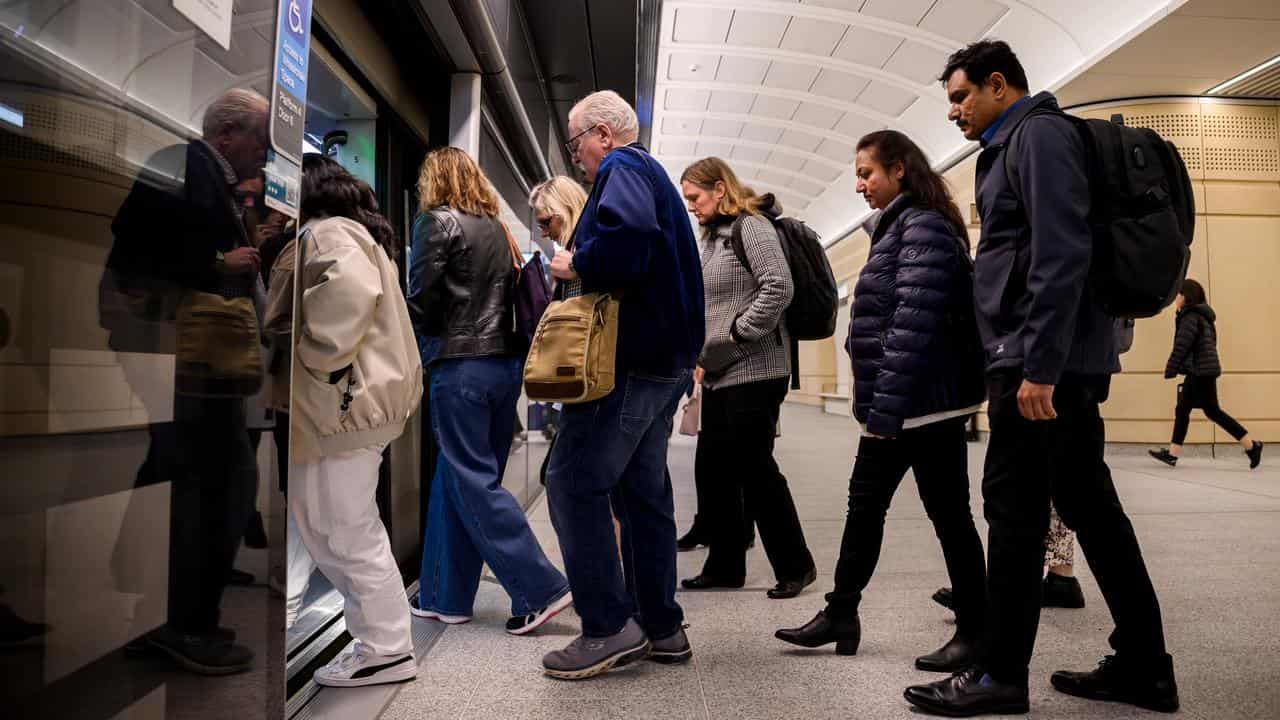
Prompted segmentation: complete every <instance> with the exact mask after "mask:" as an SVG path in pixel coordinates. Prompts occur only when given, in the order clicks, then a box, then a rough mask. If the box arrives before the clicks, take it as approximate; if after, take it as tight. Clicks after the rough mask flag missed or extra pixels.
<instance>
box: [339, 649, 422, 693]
mask: <svg viewBox="0 0 1280 720" xmlns="http://www.w3.org/2000/svg"><path fill="white" fill-rule="evenodd" d="M417 676H418V663H417V661H416V660H414V657H413V653H408V654H406V655H391V656H387V655H374V654H373V653H370V652H369V650H368V648H366V647H365V646H364V644H362V643H356V646H355V648H354V649H352V650H349V651H347V652H345V653H342V654H341V655H339V656H338V657H336V658H334V659H333V661H332V662H330V663H329V664H328V665H325V666H324V667H322V668H320V669H319V670H316V672H315V675H314V676H313V677H314V678H315V681H316V683H317V684H319V685H324V686H326V687H361V686H364V685H380V684H383V683H397V682H407V681H409V680H412V679H414V678H415V677H417Z"/></svg>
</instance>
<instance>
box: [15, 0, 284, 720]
mask: <svg viewBox="0 0 1280 720" xmlns="http://www.w3.org/2000/svg"><path fill="white" fill-rule="evenodd" d="M274 21H275V12H274V3H273V2H271V1H270V0H251V1H248V2H245V1H238V2H236V3H235V10H234V14H233V16H232V18H231V36H230V37H231V40H230V49H223V47H222V46H221V45H219V44H218V43H216V42H214V41H213V40H211V39H210V38H209V37H208V36H206V35H205V34H204V33H203V32H202V31H201V30H199V29H197V28H196V27H195V26H193V25H192V24H191V23H190V22H189V21H188V20H187V19H186V18H185V17H184V16H183V15H182V14H180V13H178V12H176V11H175V10H174V9H173V4H172V3H171V2H170V1H169V0H70V1H68V0H47V1H40V0H33V1H30V2H5V3H0V388H3V390H0V508H2V510H0V513H2V514H3V519H2V520H0V543H2V544H3V546H4V548H5V550H6V552H4V553H3V558H2V559H0V587H2V589H0V641H2V642H3V644H4V645H5V646H6V647H7V646H10V645H18V646H20V649H16V650H13V651H6V652H4V653H0V672H3V673H4V675H5V678H6V681H5V682H4V683H3V687H4V690H3V696H2V697H0V707H3V708H4V710H3V713H4V715H5V716H7V717H70V716H73V715H74V716H91V717H103V718H110V717H146V718H161V717H183V718H203V717H208V718H224V717H228V716H229V715H235V716H238V717H244V718H252V717H263V716H264V715H265V713H266V707H267V706H268V704H269V703H270V704H273V705H275V706H277V707H278V706H279V702H280V698H279V697H278V694H277V696H276V697H275V698H268V697H267V693H268V692H275V693H278V690H275V688H277V686H278V684H277V683H269V682H268V681H267V672H266V662H267V658H268V656H269V655H270V654H271V653H270V652H269V650H268V642H269V638H276V637H278V635H279V633H278V631H273V628H278V627H279V620H278V616H277V618H276V620H275V621H274V622H273V621H272V619H271V617H269V616H270V615H271V611H272V610H273V609H274V611H275V612H278V611H279V600H278V598H273V597H272V595H271V591H270V590H269V589H268V583H269V578H268V575H269V572H268V568H269V564H270V563H269V560H268V554H267V550H266V549H265V548H266V547H267V546H268V545H269V544H272V543H269V540H270V538H272V537H275V536H282V535H283V528H282V527H281V522H280V520H281V519H282V517H283V513H282V508H281V507H280V505H279V504H278V502H276V500H277V499H278V493H276V492H275V490H276V488H277V487H278V483H279V474H278V467H277V453H276V448H275V441H274V439H273V437H272V435H273V434H272V432H270V430H271V429H272V427H273V425H274V417H272V415H273V413H271V412H270V411H269V410H268V409H267V407H268V405H269V403H267V402H266V397H267V395H266V393H267V390H266V387H265V385H264V384H263V377H264V370H265V363H264V362H263V358H264V352H263V348H262V347H261V345H260V339H259V335H258V333H257V329H258V323H259V317H260V312H261V310H262V306H263V303H262V300H263V297H264V296H263V294H262V291H263V283H262V282H261V274H260V273H259V272H258V271H259V270H260V267H259V265H258V263H257V260H256V258H258V254H257V250H256V249H255V248H254V247H252V246H254V245H256V242H257V240H258V238H259V235H258V232H257V230H258V224H259V222H260V221H261V219H262V217H263V212H262V207H261V202H260V196H261V178H260V171H261V168H262V164H263V163H264V162H265V160H266V152H267V145H266V119H267V105H266V100H265V96H266V94H267V91H268V89H269V88H268V85H269V82H270V75H271V69H270V60H271V55H272V41H271V38H272V37H273V34H274V32H273V30H274ZM229 91H230V92H229ZM206 129H207V132H206ZM220 258H222V259H220ZM275 546H276V547H277V548H278V547H279V544H278V543H275ZM214 673H217V674H223V673H230V676H229V677H219V678H216V679H215V678H208V677H207V675H209V674H214ZM269 688H272V689H273V690H270V691H269V690H268V689H269Z"/></svg>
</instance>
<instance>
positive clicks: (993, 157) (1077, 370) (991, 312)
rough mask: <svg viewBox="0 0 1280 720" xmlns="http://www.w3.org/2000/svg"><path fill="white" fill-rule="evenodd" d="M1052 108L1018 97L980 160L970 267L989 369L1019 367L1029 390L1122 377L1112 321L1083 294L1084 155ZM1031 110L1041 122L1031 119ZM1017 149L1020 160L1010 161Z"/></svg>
mask: <svg viewBox="0 0 1280 720" xmlns="http://www.w3.org/2000/svg"><path fill="white" fill-rule="evenodd" d="M1057 109H1058V102H1057V100H1056V99H1055V98H1054V97H1053V95H1051V94H1049V93H1040V94H1038V95H1035V96H1031V97H1028V98H1024V99H1023V100H1022V101H1020V104H1018V105H1016V106H1015V107H1012V108H1010V109H1009V110H1008V114H1007V115H1005V116H1004V120H1003V122H1002V123H1001V124H1000V125H999V127H998V128H997V129H996V131H995V134H994V135H993V136H992V137H991V141H990V142H989V143H988V144H987V145H986V147H985V148H984V149H983V151H982V154H981V155H979V156H978V168H977V201H978V211H979V214H980V215H981V217H982V240H981V242H979V244H978V254H977V257H976V259H975V261H974V265H975V270H974V282H975V285H976V287H977V293H976V301H977V308H978V328H979V330H980V331H981V333H982V342H983V345H984V347H985V348H986V350H987V359H988V367H989V368H991V369H995V368H1001V367H1010V368H1021V369H1022V374H1023V376H1024V377H1026V378H1027V379H1029V380H1031V381H1032V382H1038V383H1046V384H1051V385H1052V384H1057V383H1058V381H1059V380H1060V379H1061V377H1062V375H1063V373H1073V374H1078V375H1106V374H1111V373H1116V372H1119V371H1120V361H1119V356H1118V353H1117V351H1116V337H1115V325H1114V321H1113V320H1112V319H1111V318H1110V317H1107V315H1106V314H1105V313H1103V312H1102V309H1101V308H1100V307H1099V306H1098V304H1097V303H1096V302H1094V300H1093V298H1092V296H1091V294H1090V291H1089V287H1088V285H1089V283H1088V275H1089V264H1090V261H1091V258H1092V255H1093V236H1092V234H1091V233H1090V230H1089V222H1088V215H1089V205H1090V201H1089V180H1088V176H1087V174H1086V170H1085V147H1084V143H1083V141H1082V139H1081V137H1080V135H1079V133H1078V131H1077V130H1076V129H1075V127H1074V126H1073V125H1072V124H1071V121H1070V120H1068V119H1067V118H1065V117H1063V116H1061V115H1059V114H1056V113H1053V111H1056V110H1057ZM1033 111H1039V114H1037V115H1036V116H1035V117H1030V118H1029V117H1028V115H1030V114H1031V113H1032V112H1033ZM1015 131H1016V133H1015ZM1015 142H1016V143H1017V147H1016V148H1015V150H1014V156H1015V157H1016V158H1017V162H1016V163H1011V162H1010V163H1007V162H1006V154H1005V153H1006V150H1007V149H1008V147H1009V145H1010V143H1015ZM1006 164H1008V165H1009V167H1006ZM1011 175H1012V177H1011Z"/></svg>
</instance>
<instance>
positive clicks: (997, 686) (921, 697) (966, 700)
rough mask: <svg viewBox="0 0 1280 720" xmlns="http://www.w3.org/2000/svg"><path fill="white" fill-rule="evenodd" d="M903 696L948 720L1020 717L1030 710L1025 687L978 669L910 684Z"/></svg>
mask: <svg viewBox="0 0 1280 720" xmlns="http://www.w3.org/2000/svg"><path fill="white" fill-rule="evenodd" d="M902 696H903V697H905V698H906V699H907V702H909V703H911V704H912V705H915V706H916V707H918V708H920V709H921V710H924V711H925V712H930V713H933V714H934V715H946V716H947V717H973V716H975V715H1021V714H1024V713H1026V712H1028V711H1030V709H1031V703H1030V700H1029V699H1028V696H1027V689H1026V688H1025V687H1022V686H1019V685H1006V684H1004V683H1002V682H998V681H996V680H995V678H993V677H991V676H990V675H988V674H986V672H984V671H983V670H982V669H981V668H968V669H966V670H962V671H960V672H958V673H956V674H954V675H952V676H951V677H949V678H947V679H946V680H939V681H937V682H931V683H929V684H927V685H912V686H911V687H909V688H907V689H906V690H905V691H903V693H902Z"/></svg>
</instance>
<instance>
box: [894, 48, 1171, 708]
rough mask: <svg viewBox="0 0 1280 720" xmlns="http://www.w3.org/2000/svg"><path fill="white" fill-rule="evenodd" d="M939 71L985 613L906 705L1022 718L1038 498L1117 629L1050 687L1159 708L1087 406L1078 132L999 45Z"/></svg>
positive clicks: (1096, 390)
mask: <svg viewBox="0 0 1280 720" xmlns="http://www.w3.org/2000/svg"><path fill="white" fill-rule="evenodd" d="M941 80H942V82H943V84H944V85H945V86H946V89H947V95H948V99H949V100H950V102H951V107H950V110H949V112H948V118H949V119H950V120H951V121H953V122H955V123H956V125H957V126H958V127H959V128H960V129H961V131H963V132H964V135H965V137H966V138H968V139H970V140H978V141H980V142H981V143H982V146H983V150H982V154H981V155H979V156H978V168H977V201H978V210H979V213H980V215H981V217H982V239H981V242H980V243H979V245H978V254H977V259H976V261H975V262H976V264H975V276H974V284H975V300H976V309H977V317H978V328H979V331H980V333H981V336H982V342H983V345H984V347H985V348H986V351H987V373H988V375H987V395H988V401H989V410H988V413H989V416H990V420H991V440H990V445H989V447H988V450H987V460H986V469H985V474H984V478H983V485H982V492H983V499H984V501H985V511H986V517H987V522H988V524H989V526H990V534H989V537H988V542H987V548H988V563H987V568H988V570H987V572H988V581H987V587H988V590H989V597H988V602H989V615H988V622H987V636H986V641H985V657H984V659H983V661H982V662H981V663H980V665H979V666H978V667H975V668H974V669H972V670H969V671H966V672H963V673H959V674H957V675H955V676H953V677H951V678H949V679H947V680H943V681H940V682H936V683H931V684H928V685H919V686H914V687H910V688H908V689H907V691H906V698H907V700H908V701H910V702H911V703H912V704H914V705H916V706H918V707H920V708H922V709H925V710H928V711H930V712H934V713H937V714H945V715H949V716H955V717H968V716H972V715H981V714H988V713H1018V712H1027V711H1028V695H1027V670H1028V666H1029V664H1030V661H1031V654H1032V650H1033V648H1034V645H1035V636H1036V626H1037V625H1038V623H1039V620H1040V583H1041V572H1042V563H1043V557H1044V537H1045V532H1046V530H1047V529H1048V523H1049V502H1050V499H1051V498H1052V500H1053V503H1054V505H1055V507H1056V508H1057V510H1058V514H1059V516H1060V517H1061V518H1062V520H1063V521H1064V522H1065V523H1066V524H1067V526H1068V527H1070V528H1071V529H1073V530H1075V531H1076V533H1077V535H1078V536H1079V538H1080V546H1081V548H1082V549H1083V550H1084V552H1085V554H1086V555H1087V556H1088V558H1089V561H1090V563H1089V564H1090V567H1091V568H1092V570H1093V573H1094V576H1095V577H1096V578H1097V581H1098V586H1099V588H1100V589H1101V590H1102V594H1103V596H1104V597H1105V598H1106V600H1107V605H1108V607H1109V609H1110V610H1111V614H1112V617H1113V618H1114V619H1115V623H1116V629H1115V632H1114V633H1112V635H1111V645H1112V647H1113V648H1114V649H1115V652H1116V654H1115V656H1114V657H1113V658H1108V659H1107V660H1104V661H1103V663H1102V665H1101V666H1100V667H1099V668H1098V669H1097V670H1095V671H1093V672H1090V673H1073V672H1057V673H1054V675H1053V677H1052V683H1053V686H1054V687H1055V688H1057V689H1058V690H1059V691H1061V692H1064V693H1067V694H1071V695H1076V696H1080V697H1086V698H1091V699H1098V700H1116V701H1121V702H1127V703H1132V704H1134V705H1138V706H1140V707H1144V708H1148V709H1154V710H1161V711H1166V712H1171V711H1173V710H1176V709H1177V707H1178V694H1177V686H1176V684H1175V682H1174V676H1173V661H1172V658H1170V656H1169V654H1168V653H1167V652H1166V651H1165V644H1164V631H1163V627H1162V623H1161V618H1160V605H1159V603H1158V601H1157V600H1156V594H1155V590H1154V589H1153V588H1152V585H1151V579H1150V576H1149V575H1148V574H1147V568H1146V565H1145V563H1144V562H1143V559H1142V552H1141V550H1140V549H1139V547H1138V540H1137V537H1136V536H1135V534H1134V531H1133V525H1132V524H1131V523H1130V522H1129V518H1128V517H1127V516H1126V515H1125V512H1124V509H1123V507H1121V504H1120V499H1119V497H1118V496H1117V494H1116V489H1115V486H1114V484H1113V483H1112V480H1111V472H1110V470H1109V469H1108V468H1107V465H1106V462H1105V461H1104V460H1103V448H1104V444H1105V435H1104V432H1103V423H1102V417H1101V415H1100V413H1099V409H1098V407H1099V405H1100V404H1101V403H1102V402H1104V401H1105V400H1106V399H1107V393H1108V390H1109V387H1110V381H1111V374H1112V373H1115V372H1118V371H1119V369H1120V367H1119V361H1118V358H1117V349H1116V344H1115V343H1116V341H1115V331H1114V324H1113V321H1112V320H1111V319H1110V318H1108V317H1107V316H1106V315H1105V314H1104V313H1103V312H1102V310H1101V309H1100V308H1099V307H1098V305H1097V303H1096V302H1094V300H1093V297H1092V295H1091V293H1090V291H1089V288H1088V284H1087V279H1088V273H1089V263H1090V258H1091V255H1092V249H1093V240H1092V237H1091V235H1090V229H1089V223H1088V215H1089V202H1090V200H1089V198H1090V196H1089V181H1088V176H1087V174H1086V169H1085V167H1086V166H1085V164H1086V155H1085V145H1084V143H1083V139H1082V138H1081V137H1080V135H1078V134H1077V131H1076V130H1075V128H1074V126H1073V125H1072V124H1071V122H1070V120H1069V119H1067V118H1066V117H1065V116H1063V114H1062V113H1061V111H1060V110H1059V109H1058V104H1057V101H1056V100H1055V99H1054V97H1053V95H1051V94H1049V93H1040V94H1038V95H1034V96H1028V93H1027V79H1026V73H1025V71H1024V70H1023V69H1022V65H1021V63H1019V62H1018V59H1017V57H1016V56H1015V55H1014V54H1013V51H1012V50H1011V49H1010V48H1009V46H1008V45H1007V44H1005V43H1003V42H999V41H981V42H978V43H974V44H973V45H970V46H969V47H967V48H964V49H963V50H960V51H958V52H957V53H955V54H954V55H952V56H951V58H950V59H949V60H948V62H947V67H946V69H945V70H944V72H943V73H942V77H941Z"/></svg>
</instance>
